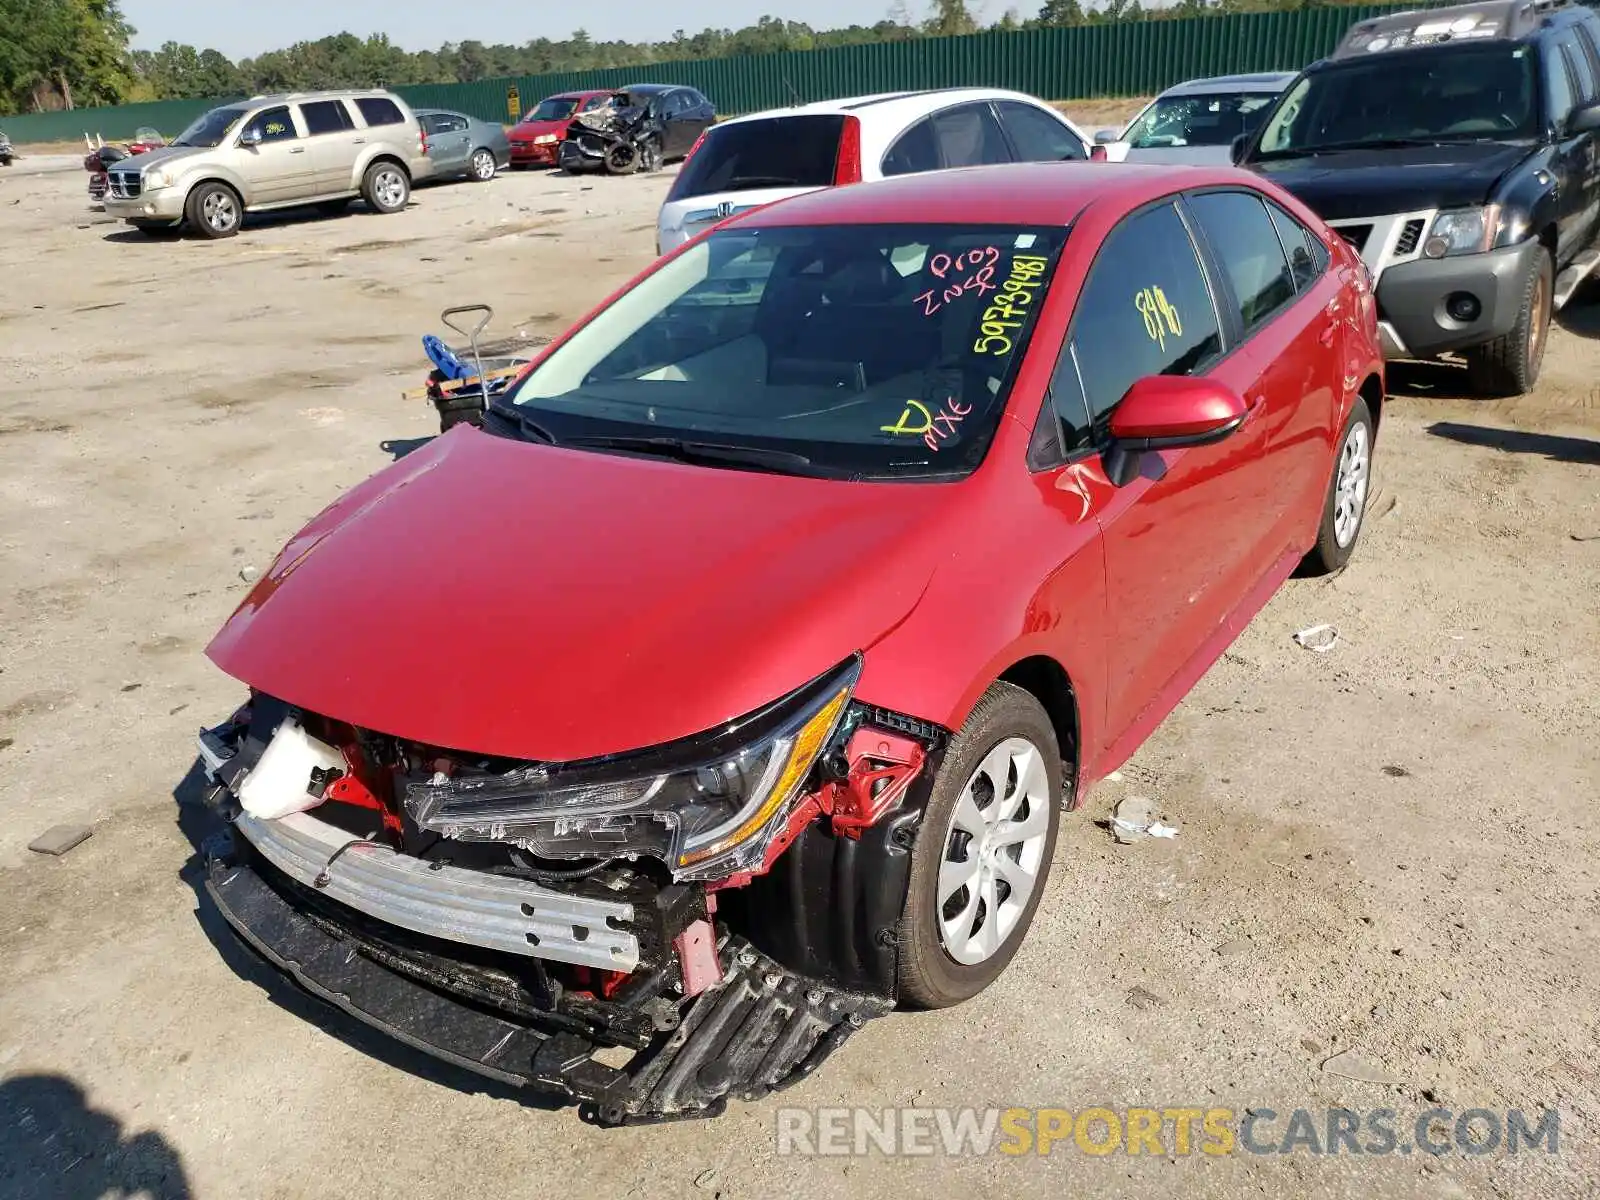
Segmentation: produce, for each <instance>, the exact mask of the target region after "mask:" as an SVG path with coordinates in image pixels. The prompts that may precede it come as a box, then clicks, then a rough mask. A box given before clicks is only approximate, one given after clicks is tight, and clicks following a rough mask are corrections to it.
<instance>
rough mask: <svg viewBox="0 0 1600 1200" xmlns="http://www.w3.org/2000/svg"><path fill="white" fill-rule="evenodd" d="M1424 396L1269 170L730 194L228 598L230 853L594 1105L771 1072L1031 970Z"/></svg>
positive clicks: (223, 762)
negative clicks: (477, 420)
mask: <svg viewBox="0 0 1600 1200" xmlns="http://www.w3.org/2000/svg"><path fill="white" fill-rule="evenodd" d="M1383 395H1384V377H1383V359H1382V354H1381V351H1380V348H1379V342H1378V332H1377V325H1376V313H1375V305H1374V300H1373V296H1372V292H1371V288H1370V285H1369V281H1368V277H1367V275H1366V272H1365V270H1364V269H1363V267H1362V265H1361V262H1360V260H1359V259H1358V258H1356V256H1355V255H1354V253H1353V252H1352V251H1351V250H1350V249H1349V248H1348V247H1347V246H1346V244H1345V243H1344V242H1343V241H1342V240H1341V239H1340V238H1338V237H1336V236H1335V235H1333V234H1332V233H1331V232H1330V231H1329V229H1328V228H1327V227H1326V226H1325V225H1324V224H1323V223H1322V222H1321V221H1320V220H1318V219H1317V217H1316V216H1315V215H1313V214H1312V213H1311V211H1310V210H1309V209H1307V208H1306V207H1305V206H1304V205H1302V204H1300V203H1299V202H1297V201H1296V200H1295V199H1293V198H1292V197H1291V196H1289V195H1288V194H1287V193H1285V192H1283V191H1281V190H1280V189H1278V188H1276V187H1275V186H1273V185H1272V184H1270V183H1268V182H1265V181H1263V180H1262V179H1260V178H1258V177H1256V176H1254V175H1250V174H1246V173H1244V172H1241V171H1237V170H1234V169H1209V168H1197V167H1178V168H1173V167H1159V166H1093V167H1090V166H1086V165H1073V164H1057V163H1050V164H1032V165H1016V166H997V167H979V168H973V169H965V170H958V171H949V172H942V173H940V174H938V175H913V176H905V177H901V178H898V179H893V180H889V181H886V182H883V183H876V184H871V185H866V186H860V187H847V188H834V189H829V190H826V191H820V192H815V193H811V194H808V195H805V196H801V197H798V198H795V199H792V200H788V201H785V202H782V203H779V204H776V205H772V206H769V207H766V208H763V209H760V210H757V211H754V212H751V213H749V214H746V215H744V216H741V217H738V218H736V219H734V220H732V221H729V222H727V223H724V224H722V225H720V226H717V227H715V228H713V229H712V230H710V231H709V232H707V233H705V234H703V235H701V236H700V237H699V238H697V239H695V240H694V241H692V242H690V243H688V244H687V245H686V246H684V247H681V248H680V249H679V250H677V251H675V252H674V253H673V254H671V255H669V256H667V257H666V258H664V259H662V260H660V261H658V262H657V263H656V264H655V265H653V266H652V267H651V268H650V269H649V270H647V271H646V272H645V273H644V274H643V275H641V276H640V277H638V278H637V279H635V280H634V281H633V282H632V283H630V284H629V285H627V286H626V287H625V288H623V289H622V290H621V291H619V292H618V293H617V294H616V295H615V296H613V297H612V298H611V299H610V300H609V301H607V302H606V303H605V304H604V305H602V306H601V307H600V308H599V309H597V310H596V311H595V312H594V313H593V314H591V315H590V316H589V317H588V318H586V319H585V320H584V321H582V322H581V323H579V324H578V325H577V326H576V327H575V328H573V329H572V330H571V331H569V332H568V333H567V334H566V335H565V336H564V337H563V338H561V339H560V340H559V341H558V342H556V343H555V344H554V345H552V346H551V347H549V348H548V349H547V350H546V351H545V353H544V354H543V356H542V357H541V358H540V359H539V360H537V361H536V362H535V363H534V364H532V365H531V366H530V368H529V371H528V373H527V374H526V375H525V376H524V377H523V378H522V379H521V380H520V381H519V382H518V384H517V385H516V386H515V387H514V388H513V389H512V390H510V391H509V392H508V393H507V395H506V396H504V397H498V398H496V399H495V400H494V401H493V403H492V405H491V408H490V410H489V412H488V413H487V414H486V416H485V421H484V428H483V429H482V430H479V429H475V428H471V427H466V426H462V427H458V428H456V429H454V430H452V431H451V432H450V433H448V434H446V435H444V436H441V437H439V438H438V439H436V440H435V441H434V442H433V443H432V444H431V445H429V446H428V447H426V448H425V449H423V450H420V451H418V452H417V453H415V454H412V455H411V456H409V457H407V458H405V459H404V460H402V461H401V462H399V463H396V464H394V465H393V466H391V467H388V468H387V469H385V470H384V471H383V472H381V473H380V474H378V475H376V476H374V477H373V478H371V479H369V480H367V481H366V482H365V483H363V484H361V485H359V486H358V487H357V488H355V489H354V490H353V491H352V492H350V493H349V494H348V495H346V496H345V497H343V498H342V499H340V500H338V501H336V502H335V503H334V504H333V505H332V506H331V507H330V508H328V509H327V510H326V511H325V512H324V513H322V514H321V515H320V516H318V517H317V518H316V519H315V520H313V521H312V522H311V524H310V525H309V526H307V527H306V529H305V530H304V531H302V532H301V533H300V534H299V535H298V536H297V537H296V538H295V539H294V540H293V541H292V542H291V543H290V544H289V546H288V547H287V548H286V549H285V550H284V551H283V553H282V555H281V556H280V557H279V559H278V560H277V562H276V563H275V564H274V565H273V567H272V568H271V569H270V571H269V572H268V573H267V575H266V576H265V577H264V578H263V579H262V580H261V582H260V583H259V584H257V586H256V587H255V589H254V591H253V592H252V593H251V595H250V596H249V597H248V598H247V599H246V600H245V602H244V603H243V604H242V605H241V606H240V608H239V609H238V611H237V612H236V613H235V614H234V615H233V617H232V618H231V619H230V620H229V621H228V623H227V624H226V626H225V627H224V628H223V629H222V631H221V632H220V633H219V634H218V635H217V637H216V639H215V640H214V641H213V643H212V644H211V646H210V649H209V652H208V653H209V654H210V657H211V658H212V659H213V660H214V661H215V662H216V663H217V664H218V665H219V666H220V667H221V668H222V669H223V670H225V671H226V672H228V673H229V674H230V675H232V676H234V677H235V678H237V679H238V680H240V681H242V682H243V683H246V684H248V685H249V686H250V688H251V699H250V701H249V703H248V704H246V705H245V706H244V708H242V709H241V711H240V712H239V713H238V714H236V715H235V717H234V718H233V719H232V720H230V721H228V722H226V723H224V724H223V725H221V726H219V727H218V728H217V729H214V730H211V731H208V732H207V733H206V734H205V735H203V738H202V753H203V756H204V757H205V761H206V769H207V772H208V774H209V775H210V776H211V778H212V779H213V780H214V781H215V783H216V784H217V786H216V787H215V789H214V790H213V793H212V794H213V797H214V798H215V802H216V803H217V804H218V805H219V807H221V808H222V810H223V811H224V814H225V815H227V816H228V817H230V818H231V819H232V822H233V823H232V830H233V834H234V837H233V843H232V848H231V849H230V850H228V851H227V852H226V853H225V854H223V855H222V856H221V857H219V859H218V860H217V862H216V863H214V865H213V868H212V874H211V877H210V880H211V882H210V890H211V894H212V895H213V896H214V897H215V898H216V901H217V903H218V905H219V907H220V908H221V910H222V912H223V913H224V915H225V916H226V917H227V919H228V920H229V921H230V922H232V924H233V925H234V927H235V928H236V929H238V930H239V931H240V933H241V934H242V935H243V936H244V938H245V939H246V940H247V941H248V942H249V943H250V944H252V945H254V946H255V947H256V948H257V949H258V950H261V951H262V952H263V953H264V954H265V955H266V956H267V957H268V958H269V959H270V960H271V961H273V962H276V963H278V964H279V965H280V966H284V967H286V969H289V970H291V971H293V972H294V973H295V974H296V976H297V977H298V978H300V979H301V980H302V982H305V983H307V985H308V986H310V987H311V988H312V990H314V991H318V992H320V993H321V994H323V995H327V996H332V997H334V998H336V999H337V1002H338V1003H340V1004H341V1005H343V1006H344V1007H347V1008H350V1009H352V1010H353V1011H355V1012H357V1013H358V1014H359V1015H361V1016H362V1018H363V1019H364V1020H366V1021H368V1022H369V1023H371V1024H375V1025H377V1026H379V1027H380V1028H387V1029H391V1030H394V1031H395V1032H397V1033H398V1034H399V1035H400V1036H402V1037H404V1038H405V1040H407V1041H408V1042H410V1043H411V1044H412V1045H421V1046H426V1047H428V1048H430V1049H432V1050H433V1051H435V1052H436V1053H439V1054H441V1055H442V1056H444V1057H446V1058H449V1059H451V1060H452V1061H455V1062H458V1063H463V1064H465V1065H469V1066H473V1067H475V1068H477V1069H481V1070H484V1071H486V1072H488V1073H489V1074H491V1075H495V1076H496V1077H498V1078H506V1079H513V1080H520V1081H523V1082H526V1083H529V1084H531V1085H534V1086H538V1087H544V1088H552V1089H556V1090H559V1091H564V1092H566V1093H567V1094H569V1095H571V1096H574V1097H577V1098H578V1099H580V1100H582V1101H585V1102H587V1103H588V1104H590V1105H591V1106H592V1111H593V1112H594V1114H595V1116H596V1117H597V1119H599V1120H602V1121H606V1122H612V1123H615V1122H620V1121H625V1120H631V1119H635V1118H649V1117H661V1116H668V1115H685V1114H703V1113H714V1112H716V1111H719V1110H720V1108H721V1107H722V1105H723V1104H724V1103H725V1101H726V1099H727V1097H728V1096H729V1095H740V1096H744V1097H747V1098H750V1097H757V1096H761V1095H764V1094H766V1093H767V1092H768V1091H770V1090H772V1089H774V1088H777V1087H780V1086H783V1085H784V1084H785V1083H788V1082H793V1080H794V1079H796V1078H798V1077H800V1076H802V1075H804V1074H806V1073H808V1072H809V1071H810V1070H812V1069H814V1068H815V1066H816V1065H817V1063H818V1062H820V1061H821V1059H822V1058H823V1057H825V1056H826V1055H827V1054H828V1053H829V1052H831V1051H832V1050H833V1049H835V1048H836V1047H837V1046H838V1045H839V1043H840V1042H842V1041H843V1040H844V1039H845V1038H846V1037H847V1036H848V1035H849V1034H850V1032H851V1031H852V1030H853V1029H855V1028H857V1027H859V1025H860V1024H861V1023H862V1022H863V1021H864V1020H866V1019H867V1018H869V1017H873V1016H878V1015H882V1014H884V1013H886V1012H887V1011H888V1010H889V1009H890V1008H891V1007H893V1006H894V1005H895V1004H896V1003H903V1004H912V1005H918V1006H940V1005H949V1004H954V1003H957V1002H959V1001H961V1000H965V999H966V998H968V997H970V996H972V995H974V994H975V993H977V992H978V991H980V990H981V989H982V988H984V987H985V986H987V985H988V984H989V983H990V982H992V981H993V980H994V979H995V978H996V977H997V976H998V975H999V974H1000V972H1001V971H1002V970H1003V969H1004V968H1005V966H1006V964H1007V963H1008V962H1009V961H1010V960H1011V958H1012V956H1013V955H1014V954H1015V953H1016V952H1017V949H1018V947H1019V946H1020V945H1021V943H1022V941H1023V938H1024V936H1025V934H1026V932H1027V930H1028V928H1029V925H1030V923H1031V921H1032V920H1033V916H1034V912H1035V910H1036V909H1037V907H1038V905H1039V903H1040V901H1041V898H1042V897H1043V895H1044V891H1045V883H1046V878H1047V876H1048V874H1049V872H1050V868H1051V864H1052V860H1053V857H1054V854H1055V844H1056V833H1057V825H1058V821H1059V820H1060V819H1061V818H1060V814H1061V812H1062V811H1063V809H1068V808H1073V807H1076V806H1077V805H1078V804H1080V803H1081V801H1082V799H1083V796H1084V793H1085V790H1086V789H1087V788H1088V787H1089V785H1090V784H1092V783H1093V782H1094V781H1095V780H1096V779H1098V778H1100V777H1102V776H1104V775H1105V774H1107V773H1108V772H1110V771H1111V770H1112V769H1113V768H1115V767H1116V766H1117V765H1118V764H1120V763H1122V762H1123V761H1124V760H1125V759H1127V758H1128V756H1129V755H1130V754H1132V753H1133V751H1134V749H1135V748H1136V747H1137V746H1138V745H1139V744H1140V743H1141V742H1142V741H1143V740H1144V739H1145V738H1146V737H1147V736H1148V735H1149V734H1150V732H1151V730H1153V729H1154V728H1155V727H1156V725H1157V724H1158V723H1159V722H1160V721H1161V720H1162V718H1163V717H1165V716H1166V714H1167V713H1168V712H1169V711H1170V710H1171V709H1172V708H1173V707H1174V706H1175V705H1176V704H1177V703H1178V702H1179V701H1180V700H1181V699H1182V698H1183V696H1184V694H1185V693H1186V692H1187V691H1188V690H1189V688H1190V687H1191V686H1192V685H1193V684H1194V682H1195V681H1196V679H1198V678H1199V676H1200V675H1201V673H1202V672H1203V671H1204V670H1205V669H1206V668H1207V667H1208V666H1209V665H1210V664H1211V663H1212V662H1213V661H1214V660H1215V659H1216V658H1217V657H1218V656H1219V655H1220V654H1221V653H1222V651H1223V650H1224V649H1225V648H1226V647H1227V646H1228V644H1229V643H1230V642H1231V641H1232V640H1233V639H1234V638H1235V637H1236V636H1237V635H1238V633H1239V632H1240V630H1241V629H1242V628H1243V627H1244V625H1245V624H1246V623H1247V622H1248V621H1249V620H1250V618H1251V617H1252V615H1254V614H1255V613H1256V611H1257V610H1258V609H1259V608H1260V607H1261V606H1262V605H1263V604H1264V603H1265V602H1266V601H1267V599H1268V598H1269V597H1270V596H1271V595H1272V593H1273V592H1274V591H1275V590H1276V589H1277V588H1278V586H1279V585H1280V584H1281V583H1283V581H1284V580H1285V579H1287V578H1288V577H1289V575H1290V574H1291V572H1293V571H1295V569H1296V568H1297V567H1298V566H1300V565H1301V564H1302V563H1305V564H1307V565H1309V566H1310V567H1311V568H1314V569H1315V570H1319V571H1333V570H1337V569H1339V568H1341V567H1343V566H1344V564H1345V562H1346V560H1347V559H1348V558H1349V557H1350V555H1351V552H1352V551H1353V550H1354V549H1355V546H1356V542H1357V538H1358V536H1359V534H1360V532H1361V527H1362V520H1363V516H1364V513H1365V508H1366V500H1367V490H1368V483H1369V478H1370V466H1371V462H1372V450H1373V438H1374V434H1375V432H1376V430H1377V427H1378V423H1379V416H1380V409H1381V403H1382V399H1383ZM419 979H420V980H425V981H426V986H424V985H423V984H422V983H418V982H416V980H419ZM674 1031H675V1032H674ZM617 1046H621V1047H625V1048H630V1049H631V1050H633V1051H636V1052H637V1053H636V1056H635V1057H634V1059H633V1060H632V1061H631V1062H629V1063H628V1064H626V1065H616V1064H615V1063H612V1064H611V1065H606V1064H603V1063H601V1062H600V1061H598V1060H597V1059H596V1058H594V1057H593V1054H594V1053H595V1052H596V1051H597V1050H599V1049H601V1048H604V1047H617Z"/></svg>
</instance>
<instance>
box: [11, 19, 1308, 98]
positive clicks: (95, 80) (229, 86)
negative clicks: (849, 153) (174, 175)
mask: <svg viewBox="0 0 1600 1200" xmlns="http://www.w3.org/2000/svg"><path fill="white" fill-rule="evenodd" d="M1334 2H1338V0H1176V2H1175V3H1165V4H1161V5H1160V6H1159V7H1156V6H1153V7H1149V8H1146V7H1144V6H1142V5H1141V3H1140V0H1098V2H1097V0H1044V5H1043V7H1042V8H1040V9H1039V10H1038V11H1037V13H1035V14H1034V15H1033V16H1031V17H1028V18H1023V17H1022V16H1021V15H1020V13H1019V11H1018V10H1017V9H1014V8H1013V9H1008V10H1007V11H1006V12H1005V13H1003V14H1002V15H1001V16H1000V17H999V18H998V19H995V20H985V19H984V18H983V17H982V16H981V15H980V12H979V11H975V5H974V4H973V3H971V2H969V0H933V3H932V5H931V7H930V8H927V9H926V10H925V11H924V12H923V13H922V14H921V15H920V16H919V15H918V13H917V12H915V11H914V10H913V8H912V6H911V0H894V3H893V5H892V7H891V8H890V9H889V11H888V13H887V14H886V15H885V17H884V18H883V19H882V20H880V21H878V22H877V23H875V24H872V25H851V26H849V27H847V28H844V29H826V30H819V29H813V28H812V27H811V26H809V25H807V24H805V23H804V22H802V21H786V20H782V19H780V18H778V17H770V16H767V17H762V18H761V19H760V20H759V21H757V22H756V23H755V24H753V25H747V26H745V27H744V28H742V29H705V30H702V31H700V32H699V33H696V34H689V33H686V32H684V31H682V30H679V31H678V32H677V33H675V34H673V36H672V37H671V38H670V39H668V40H666V41H660V42H628V41H595V40H594V39H593V38H591V37H590V36H589V35H588V33H587V32H585V31H584V30H582V29H579V30H578V31H577V32H575V33H573V34H572V35H571V36H570V37H568V38H565V39H563V40H555V39H551V38H535V39H534V40H533V41H530V42H527V43H526V44H524V45H520V46H514V45H502V44H493V45H491V44H486V43H484V42H480V41H462V42H447V43H445V44H444V45H442V46H441V47H439V49H437V50H422V51H417V52H414V53H413V52H411V51H407V50H404V49H402V48H401V47H399V46H396V45H394V44H393V43H392V42H390V41H389V39H388V37H387V36H385V35H383V34H374V35H372V36H371V37H368V38H365V39H363V38H359V37H357V36H355V35H354V34H351V33H340V34H336V35H334V36H331V37H325V38H322V39H320V40H318V41H314V42H296V43H295V44H294V45H292V46H289V47H287V48H285V49H282V50H269V51H267V52H266V53H264V54H261V55H259V56H257V57H255V58H246V59H241V60H240V61H238V62H234V61H233V60H231V59H229V58H228V57H227V55H225V54H223V53H221V52H220V51H217V50H212V49H197V48H196V47H194V46H189V45H183V44H181V43H178V42H167V43H166V44H165V45H163V46H162V47H161V48H160V49H159V50H132V49H130V48H129V41H130V39H131V38H132V37H133V35H134V33H135V31H134V30H133V28H132V27H130V26H129V24H128V22H127V20H126V19H125V18H124V16H123V14H122V11H121V8H120V6H119V4H118V0H0V111H6V112H35V111H41V110H46V109H60V108H75V107H84V106H88V105H100V104H122V103H131V102H136V101H142V100H176V99H206V98H210V97H214V96H218V97H220V96H233V95H254V94H257V93H262V92H280V91H309V90H314V89H318V88H332V87H394V86H399V85H403V84H416V83H471V82H474V81H476V80H479V79H493V78H496V77H499V76H505V75H546V74H553V73H557V72H565V71H587V70H597V69H603V68H609V67H636V66H644V65H646V64H650V63H661V62H674V61H684V60H687V59H700V58H732V57H739V56H743V55H752V54H776V53H781V52H785V51H806V50H822V49H828V48H831V47H836V46H855V45H862V44H866V43H875V42H897V41H911V40H915V39H918V38H927V37H952V36H959V35H962V34H970V33H977V32H980V31H982V30H985V29H992V30H1020V29H1037V28H1043V27H1060V26H1075V25H1096V24H1108V23H1116V22H1122V21H1142V20H1170V19H1177V18H1183V17H1198V16H1206V15H1210V14H1215V13H1232V12H1261V11H1268V10H1282V9H1299V8H1310V7H1324V6H1326V5H1327V4H1329V3H1334Z"/></svg>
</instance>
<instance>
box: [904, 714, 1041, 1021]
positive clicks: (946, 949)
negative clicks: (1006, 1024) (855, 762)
mask: <svg viewBox="0 0 1600 1200" xmlns="http://www.w3.org/2000/svg"><path fill="white" fill-rule="evenodd" d="M1061 796H1062V772H1061V751H1060V747H1059V746H1058V745H1057V743H1056V735H1055V728H1054V726H1052V725H1051V723H1050V718H1049V716H1048V715H1047V714H1046V713H1045V711H1044V708H1043V707H1042V706H1041V705H1040V704H1039V702H1038V701H1037V700H1035V699H1034V698H1033V696H1031V695H1030V694H1029V693H1027V692H1025V691H1023V690H1022V689H1021V688H1019V687H1016V686H1014V685H1012V684H1009V683H996V684H995V685H994V686H993V687H991V688H990V689H989V690H988V691H987V692H985V693H984V694H983V696H982V698H981V699H979V701H978V703H977V704H976V705H975V706H974V707H973V709H972V715H971V716H969V717H968V718H967V720H966V723H965V724H964V725H962V727H961V731H960V732H959V733H958V734H956V736H955V738H954V739H953V740H952V741H951V743H950V748H949V751H948V752H947V753H946V755H945V758H944V762H943V763H942V764H941V766H940V768H939V774H938V777H937V778H936V779H935V781H934V785H933V795H932V797H931V798H930V800H929V802H928V811H927V814H926V815H925V816H924V817H923V820H922V826H921V828H920V829H919V831H918V833H917V842H916V847H915V849H914V850H913V851H912V857H911V886H910V888H909V890H908V892H907V895H906V905H905V909H904V910H903V912H902V914H901V918H900V935H899V945H900V961H899V988H900V996H901V998H902V999H903V1000H904V1001H905V1002H906V1003H908V1004H911V1005H916V1006H919V1007H923V1008H945V1007H948V1006H949V1005H952V1004H959V1003H960V1002H961V1001H963V1000H966V999H968V998H970V997H972V996H975V995H977V994H978V993H979V992H981V991H982V990H983V989H984V988H986V987H988V986H989V985H990V984H991V983H993V982H994V981H995V980H996V979H997V978H999V976H1000V973H1001V972H1002V971H1004V970H1005V969H1006V967H1007V965H1008V964H1009V963H1010V962H1011V959H1012V957H1013V956H1014V955H1015V954H1016V952H1017V948H1018V947H1019V946H1021V945H1022V939H1023V938H1024V937H1025V936H1026V935H1027V932H1028V927H1029V926H1030V925H1031V924H1032V922H1033V915H1034V912H1035V910H1037V909H1038V907H1039V900H1040V898H1041V897H1042V896H1043V894H1044V885H1045V880H1046V878H1047V877H1048V876H1049V874H1050V860H1051V857H1052V855H1053V854H1054V853H1055V843H1056V829H1057V825H1058V821H1059V817H1060V803H1061Z"/></svg>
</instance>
